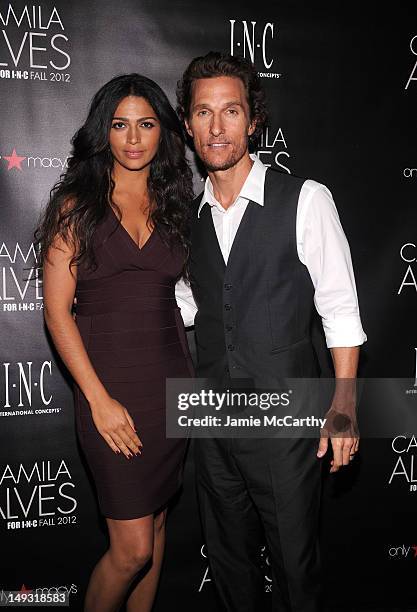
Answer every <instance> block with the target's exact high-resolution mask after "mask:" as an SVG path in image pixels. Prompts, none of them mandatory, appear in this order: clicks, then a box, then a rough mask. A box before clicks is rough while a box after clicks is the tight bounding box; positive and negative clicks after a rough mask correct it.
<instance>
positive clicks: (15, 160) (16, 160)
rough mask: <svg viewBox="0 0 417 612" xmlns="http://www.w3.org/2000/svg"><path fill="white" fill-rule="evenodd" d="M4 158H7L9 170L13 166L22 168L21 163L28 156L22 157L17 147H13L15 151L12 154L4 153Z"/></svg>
mask: <svg viewBox="0 0 417 612" xmlns="http://www.w3.org/2000/svg"><path fill="white" fill-rule="evenodd" d="M3 159H7V161H8V162H9V165H8V166H7V170H11V169H12V168H17V169H18V170H21V169H22V168H21V165H20V164H21V163H22V161H23V160H24V159H26V157H22V156H21V155H18V154H17V153H16V149H13V153H12V154H11V155H3Z"/></svg>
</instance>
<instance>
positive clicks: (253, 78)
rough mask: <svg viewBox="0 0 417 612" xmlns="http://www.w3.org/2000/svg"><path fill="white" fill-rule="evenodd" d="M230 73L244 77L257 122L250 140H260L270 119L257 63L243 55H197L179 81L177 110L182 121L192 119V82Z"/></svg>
mask: <svg viewBox="0 0 417 612" xmlns="http://www.w3.org/2000/svg"><path fill="white" fill-rule="evenodd" d="M220 76H230V77H236V78H238V79H241V81H242V82H243V85H244V87H245V91H246V98H247V101H248V104H249V112H250V120H251V121H256V127H255V131H254V133H253V134H252V136H251V143H252V144H254V143H256V141H257V140H258V139H259V137H260V135H261V133H262V130H263V128H264V125H265V123H266V120H267V110H266V103H265V92H264V89H263V87H262V85H261V81H260V78H259V76H258V73H257V71H256V68H255V66H254V65H253V64H252V63H251V62H249V61H248V60H247V59H245V58H244V57H240V56H235V55H230V54H229V53H221V52H219V51H210V52H209V53H207V54H206V55H204V56H200V57H195V58H194V59H193V60H192V62H191V63H190V64H189V65H188V67H187V68H186V70H185V72H184V74H183V76H182V79H180V80H179V81H178V83H177V103H178V106H177V112H178V115H179V117H180V119H181V120H182V121H184V120H185V119H188V118H189V115H190V105H191V96H192V84H193V82H194V81H196V80H197V79H207V78H213V77H220Z"/></svg>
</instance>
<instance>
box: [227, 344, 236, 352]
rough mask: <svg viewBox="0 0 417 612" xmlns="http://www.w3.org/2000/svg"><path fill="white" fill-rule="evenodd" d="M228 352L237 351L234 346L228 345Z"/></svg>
mask: <svg viewBox="0 0 417 612" xmlns="http://www.w3.org/2000/svg"><path fill="white" fill-rule="evenodd" d="M227 350H228V351H234V350H235V347H234V344H228V345H227Z"/></svg>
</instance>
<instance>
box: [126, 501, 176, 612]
mask: <svg viewBox="0 0 417 612" xmlns="http://www.w3.org/2000/svg"><path fill="white" fill-rule="evenodd" d="M165 518H166V510H164V511H163V512H160V513H159V514H158V515H156V516H155V518H154V538H153V542H154V544H153V551H152V565H151V567H150V568H149V571H148V572H147V573H146V574H145V576H144V577H143V578H142V579H141V580H140V582H138V584H137V585H136V587H135V588H134V589H133V591H132V593H131V594H130V596H129V599H128V600H127V604H126V610H127V612H151V610H152V604H153V602H154V599H155V593H156V589H157V587H158V581H159V575H160V573H161V565H162V560H163V558H164V548H165Z"/></svg>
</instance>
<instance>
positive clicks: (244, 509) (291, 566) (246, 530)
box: [194, 438, 321, 612]
mask: <svg viewBox="0 0 417 612" xmlns="http://www.w3.org/2000/svg"><path fill="white" fill-rule="evenodd" d="M194 445H195V463H196V478H197V491H198V498H199V504H200V512H201V519H202V525H203V531H204V536H205V540H206V545H207V551H208V557H209V564H210V569H211V573H212V578H213V581H214V583H215V586H216V589H217V591H218V594H219V596H220V599H221V601H222V602H223V604H224V606H225V608H226V610H227V611H228V612H260V611H261V610H262V605H261V604H260V603H259V602H260V601H262V591H263V585H264V576H263V573H264V572H263V571H262V569H261V567H260V563H259V561H260V549H261V546H262V545H263V544H264V543H265V540H266V543H267V545H268V548H269V561H270V565H271V569H272V580H273V586H272V592H273V595H272V609H273V610H274V612H278V611H279V612H318V611H319V610H320V607H319V603H318V598H319V592H320V577H319V552H318V518H319V504H320V488H321V475H320V469H321V468H320V461H319V460H318V459H317V457H316V452H317V445H318V441H317V440H316V439H303V438H301V439H283V438H275V439H239V438H229V439H195V440H194Z"/></svg>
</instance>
